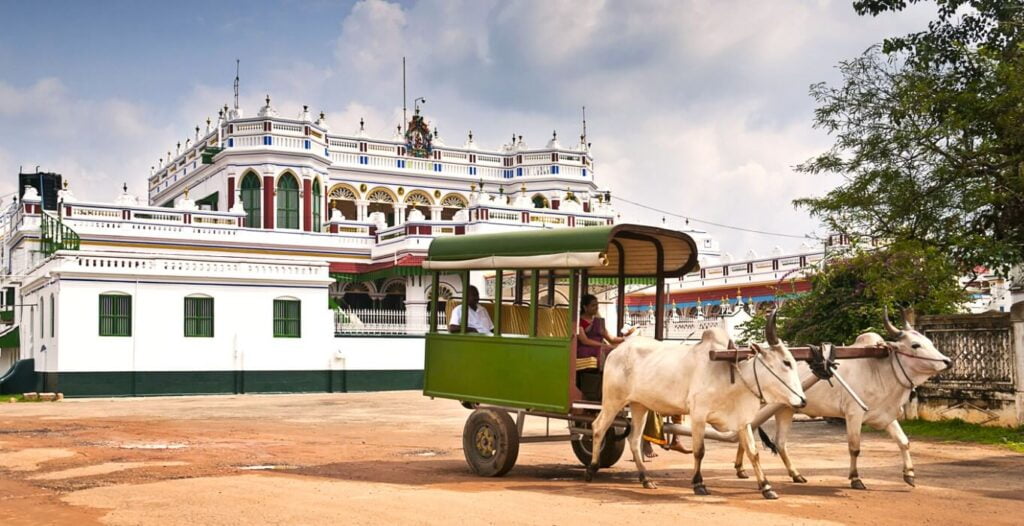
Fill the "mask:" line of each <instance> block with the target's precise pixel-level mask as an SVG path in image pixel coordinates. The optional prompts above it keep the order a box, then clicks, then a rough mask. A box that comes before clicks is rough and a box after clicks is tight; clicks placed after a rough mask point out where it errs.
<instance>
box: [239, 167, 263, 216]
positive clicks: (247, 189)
mask: <svg viewBox="0 0 1024 526" xmlns="http://www.w3.org/2000/svg"><path fill="white" fill-rule="evenodd" d="M262 201H263V196H261V195H260V178H259V176H257V175H256V174H254V173H252V172H250V173H248V174H246V175H245V177H243V178H242V208H243V209H245V226H247V227H249V228H260V226H261V225H262V224H263V216H262V215H261V214H260V203H261V202H262Z"/></svg>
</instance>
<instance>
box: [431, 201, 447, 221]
mask: <svg viewBox="0 0 1024 526" xmlns="http://www.w3.org/2000/svg"><path fill="white" fill-rule="evenodd" d="M443 210H444V207H443V206H441V205H433V206H431V207H430V220H431V221H440V220H441V211H443Z"/></svg>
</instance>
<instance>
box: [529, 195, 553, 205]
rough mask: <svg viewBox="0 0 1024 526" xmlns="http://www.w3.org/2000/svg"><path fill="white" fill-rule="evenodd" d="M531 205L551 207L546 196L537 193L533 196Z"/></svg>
mask: <svg viewBox="0 0 1024 526" xmlns="http://www.w3.org/2000/svg"><path fill="white" fill-rule="evenodd" d="M532 201H533V207H534V208H551V206H550V205H549V204H548V198H547V197H544V196H543V195H540V194H537V195H535V196H533V199H532Z"/></svg>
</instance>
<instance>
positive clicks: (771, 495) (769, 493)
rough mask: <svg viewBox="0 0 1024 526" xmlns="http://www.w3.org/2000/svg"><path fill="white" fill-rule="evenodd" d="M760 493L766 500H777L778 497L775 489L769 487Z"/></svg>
mask: <svg viewBox="0 0 1024 526" xmlns="http://www.w3.org/2000/svg"><path fill="white" fill-rule="evenodd" d="M761 495H762V496H764V498H766V499H768V500H777V499H778V498H779V495H778V493H775V490H773V489H771V488H768V489H765V490H761Z"/></svg>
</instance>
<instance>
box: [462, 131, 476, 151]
mask: <svg viewBox="0 0 1024 526" xmlns="http://www.w3.org/2000/svg"><path fill="white" fill-rule="evenodd" d="M462 148H463V149H464V150H479V149H480V148H478V147H477V145H476V141H474V140H473V130H469V138H467V139H466V143H465V144H463V145H462Z"/></svg>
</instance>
